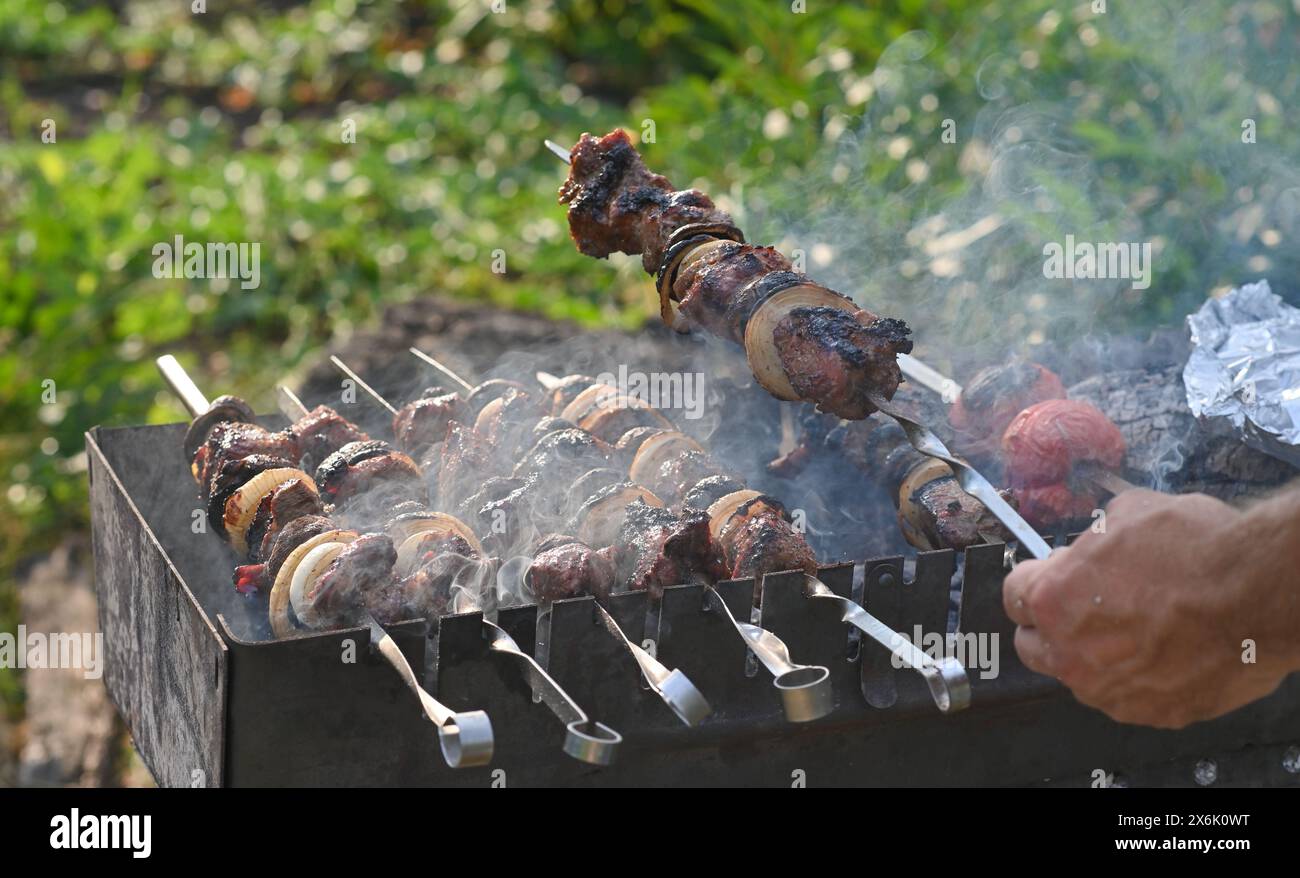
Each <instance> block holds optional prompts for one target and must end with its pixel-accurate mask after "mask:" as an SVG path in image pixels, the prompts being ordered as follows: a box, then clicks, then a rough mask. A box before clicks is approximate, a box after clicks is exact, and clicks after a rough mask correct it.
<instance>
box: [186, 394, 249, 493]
mask: <svg viewBox="0 0 1300 878" xmlns="http://www.w3.org/2000/svg"><path fill="white" fill-rule="evenodd" d="M254 417H256V416H255V415H254V414H253V409H252V407H251V406H249V404H248V403H246V402H244V401H243V400H242V399H240V398H239V397H237V396H218V397H217V398H216V399H214V400H213V401H212V402H211V403H209V404H208V410H207V411H205V412H203V413H202V414H201V415H199V416H198V417H196V418H195V419H194V420H192V421H190V426H189V428H188V429H186V431H185V444H184V448H185V459H186V460H189V461H193V460H194V457H195V455H197V454H198V451H199V449H200V448H201V447H203V445H204V443H206V442H207V440H208V435H209V434H210V433H211V432H212V428H213V427H215V426H216V425H217V424H220V423H224V422H228V421H229V422H234V423H240V422H247V423H252V421H253V419H254ZM195 472H196V474H197V473H198V470H197V469H196V470H195ZM202 481H203V480H202V479H200V482H202Z"/></svg>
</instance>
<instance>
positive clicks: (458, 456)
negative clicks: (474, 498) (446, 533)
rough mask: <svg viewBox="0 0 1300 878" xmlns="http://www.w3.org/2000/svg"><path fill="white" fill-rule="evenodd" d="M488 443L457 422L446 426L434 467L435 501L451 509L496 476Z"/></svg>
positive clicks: (492, 455) (470, 428)
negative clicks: (445, 432)
mask: <svg viewBox="0 0 1300 878" xmlns="http://www.w3.org/2000/svg"><path fill="white" fill-rule="evenodd" d="M493 459H494V454H493V450H492V448H491V446H489V445H488V443H487V442H486V441H484V439H483V438H482V437H480V436H478V435H477V434H476V433H475V432H474V428H473V427H468V426H466V425H465V424H462V423H461V422H460V421H451V422H450V423H449V424H448V425H447V439H446V441H445V442H443V443H442V450H441V452H440V454H439V462H438V466H437V467H436V469H437V485H438V495H437V500H438V504H439V505H440V506H441V507H442V508H444V509H454V508H456V507H457V506H458V505H460V503H461V502H462V501H463V500H464V499H465V498H466V497H469V496H470V495H471V494H473V493H475V492H476V491H477V490H478V489H479V487H480V486H481V485H482V484H483V481H484V479H486V478H488V477H489V476H491V475H495V474H496V473H495V472H494V468H493Z"/></svg>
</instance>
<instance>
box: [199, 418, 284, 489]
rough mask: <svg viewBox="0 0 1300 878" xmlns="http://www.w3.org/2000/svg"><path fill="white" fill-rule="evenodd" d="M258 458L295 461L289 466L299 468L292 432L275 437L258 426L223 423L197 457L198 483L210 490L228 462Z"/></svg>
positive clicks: (214, 428)
mask: <svg viewBox="0 0 1300 878" xmlns="http://www.w3.org/2000/svg"><path fill="white" fill-rule="evenodd" d="M254 454H256V455H261V456H263V457H273V458H276V459H278V460H287V461H292V462H291V463H290V464H289V465H290V466H297V463H296V461H297V460H298V457H299V454H298V441H297V439H295V437H294V436H293V434H292V433H290V432H288V431H281V432H275V433H273V432H271V431H270V430H267V429H266V428H265V427H260V426H258V425H257V424H249V423H243V422H238V421H222V422H221V423H219V424H217V425H216V426H214V427H213V428H212V430H211V431H210V432H209V433H208V438H207V439H206V440H205V441H204V443H203V444H202V445H201V446H200V447H199V450H198V452H196V453H195V455H194V461H193V472H194V477H195V480H196V481H198V483H199V484H200V485H202V486H208V485H210V484H211V482H212V477H213V475H214V474H215V473H216V472H217V470H219V469H220V468H221V467H222V465H224V464H225V463H226V462H227V461H231V460H241V459H243V458H245V457H249V456H250V455H254Z"/></svg>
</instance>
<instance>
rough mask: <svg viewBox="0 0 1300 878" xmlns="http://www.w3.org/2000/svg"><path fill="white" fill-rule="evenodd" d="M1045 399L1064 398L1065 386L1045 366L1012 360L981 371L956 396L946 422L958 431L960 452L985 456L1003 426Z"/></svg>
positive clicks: (994, 450) (993, 448) (990, 449)
mask: <svg viewBox="0 0 1300 878" xmlns="http://www.w3.org/2000/svg"><path fill="white" fill-rule="evenodd" d="M1048 399H1065V386H1064V385H1063V384H1061V379H1060V378H1058V377H1057V376H1056V373H1055V372H1053V371H1051V370H1050V369H1048V368H1047V367H1046V366H1040V365H1039V364H1037V363H1030V362H1027V361H1025V360H1020V359H1014V360H1012V361H1010V362H1008V363H1004V364H1002V365H1000V366H990V367H989V368H987V369H981V370H980V371H979V372H977V373H976V374H975V377H974V378H972V379H971V380H970V382H969V383H968V384H967V385H966V387H965V388H964V389H963V390H962V392H961V395H960V396H958V397H957V401H956V403H955V404H954V405H953V407H952V410H951V411H950V412H949V413H948V421H949V423H950V424H952V426H953V428H954V429H956V430H958V431H959V432H960V434H961V435H960V436H959V437H958V442H959V444H960V446H961V447H962V450H963V451H968V452H971V453H981V452H983V453H989V452H996V451H997V444H998V442H999V440H1000V439H1001V437H1002V434H1003V433H1005V432H1006V429H1007V425H1009V424H1010V423H1011V420H1012V419H1013V418H1014V417H1015V416H1016V415H1017V414H1019V413H1020V412H1021V411H1023V410H1024V409H1026V408H1028V407H1029V406H1031V405H1033V404H1034V403H1036V402H1043V401H1044V400H1048Z"/></svg>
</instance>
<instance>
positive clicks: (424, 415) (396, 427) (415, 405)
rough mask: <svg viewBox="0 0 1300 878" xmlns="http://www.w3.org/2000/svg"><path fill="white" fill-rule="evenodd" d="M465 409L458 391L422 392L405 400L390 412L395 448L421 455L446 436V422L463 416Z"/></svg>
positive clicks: (417, 455) (418, 456) (413, 454)
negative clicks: (413, 397)
mask: <svg viewBox="0 0 1300 878" xmlns="http://www.w3.org/2000/svg"><path fill="white" fill-rule="evenodd" d="M438 389H440V388H438ZM465 411H466V407H465V401H464V400H462V399H461V398H460V394H459V393H441V394H437V395H433V396H428V395H426V396H421V397H420V398H419V399H416V400H412V401H411V402H408V403H407V404H406V405H404V406H402V407H401V408H400V409H398V410H397V414H395V415H393V436H394V437H395V438H396V439H397V447H398V448H401V449H402V450H403V451H405V452H406V453H407V454H409V455H411V457H413V458H421V457H423V456H424V455H425V454H426V453H427V452H428V451H429V449H430V448H432V447H433V446H434V445H436V444H437V443H439V442H441V441H442V440H443V439H445V438H446V436H447V425H448V424H449V423H450V422H451V421H452V420H453V419H463V418H464V414H465Z"/></svg>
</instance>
